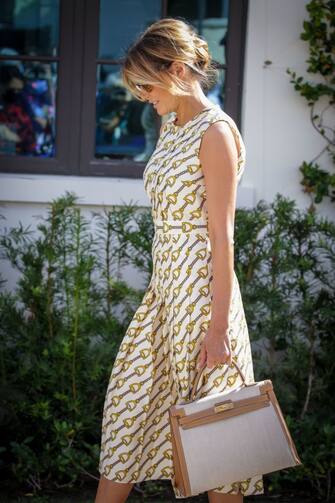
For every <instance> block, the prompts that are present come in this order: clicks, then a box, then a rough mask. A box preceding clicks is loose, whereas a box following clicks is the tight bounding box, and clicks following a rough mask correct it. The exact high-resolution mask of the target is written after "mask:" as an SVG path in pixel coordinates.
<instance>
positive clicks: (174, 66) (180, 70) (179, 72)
mask: <svg viewBox="0 0 335 503" xmlns="http://www.w3.org/2000/svg"><path fill="white" fill-rule="evenodd" d="M170 68H171V71H172V73H173V74H174V75H176V76H177V77H179V78H183V77H184V76H185V73H186V68H185V65H184V63H180V62H179V61H173V62H172V63H171V66H170Z"/></svg>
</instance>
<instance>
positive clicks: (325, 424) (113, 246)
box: [0, 194, 335, 500]
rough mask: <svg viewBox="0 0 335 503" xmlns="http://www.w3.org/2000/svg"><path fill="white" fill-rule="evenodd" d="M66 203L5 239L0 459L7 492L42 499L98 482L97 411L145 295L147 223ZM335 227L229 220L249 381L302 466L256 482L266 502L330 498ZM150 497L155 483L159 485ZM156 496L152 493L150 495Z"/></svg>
mask: <svg viewBox="0 0 335 503" xmlns="http://www.w3.org/2000/svg"><path fill="white" fill-rule="evenodd" d="M76 203H77V201H76V198H75V196H74V195H72V194H66V196H65V197H63V198H60V199H58V200H56V201H54V202H53V203H52V204H51V205H50V208H49V211H48V215H47V217H46V218H44V219H43V218H40V220H39V225H38V227H37V232H33V231H32V230H31V229H29V228H28V229H25V228H23V227H22V226H21V225H18V226H17V227H15V228H11V229H7V230H5V232H4V233H3V235H2V237H1V239H0V247H1V254H2V257H3V258H6V259H7V260H9V261H10V263H11V265H12V267H14V268H15V269H16V270H17V271H19V272H20V278H19V280H18V283H17V288H16V290H15V292H13V293H10V292H9V291H6V288H5V284H3V285H2V291H1V294H0V316H1V324H0V334H1V344H0V375H1V382H0V395H1V407H0V417H1V429H2V431H3V432H4V433H5V435H3V436H2V438H3V440H2V444H1V446H0V450H1V453H2V468H3V469H4V473H5V474H6V478H7V482H8V483H10V482H12V483H15V484H17V485H18V484H20V485H21V486H22V487H26V488H28V489H29V490H33V491H35V492H36V493H38V492H39V491H40V490H41V489H45V488H50V487H61V486H73V485H75V484H76V486H78V485H79V484H83V483H85V482H86V481H87V480H89V479H91V478H92V477H93V478H94V477H98V472H97V467H98V456H99V448H100V433H101V421H102V407H103V400H104V396H105V392H106V387H107V384H108V379H109V375H110V371H111V369H112V365H113V362H114V359H115V356H116V353H117V350H118V348H119V345H120V342H121V340H122V337H123V335H124V333H125V330H126V327H127V325H128V324H129V321H130V319H131V317H132V315H133V313H134V311H135V309H136V307H137V306H138V304H139V302H140V301H141V298H142V296H143V293H144V289H141V290H138V291H137V290H135V289H133V288H130V287H129V286H128V285H127V284H126V283H125V282H124V281H123V280H122V277H121V269H122V267H123V266H124V265H127V264H128V265H129V264H131V265H133V266H134V267H136V268H137V269H138V271H139V272H140V273H141V274H143V275H144V282H149V279H150V277H151V273H152V263H151V242H152V238H153V225H152V221H151V213H150V210H149V209H139V208H138V207H136V206H133V205H129V206H123V207H121V208H117V207H116V208H113V209H112V210H104V211H103V212H102V213H101V214H92V218H91V219H89V218H88V217H85V216H84V215H83V214H82V211H81V210H80V208H79V207H78V206H77V204H76ZM334 236H335V226H334V224H333V223H331V222H329V221H327V220H326V219H322V218H320V217H317V216H316V215H315V214H313V213H309V212H307V211H305V212H304V211H299V210H298V209H297V208H296V206H295V203H294V202H293V201H289V200H287V199H284V198H283V197H282V196H280V195H277V197H276V199H275V201H274V202H273V203H272V204H266V203H265V202H264V201H260V202H259V203H258V204H257V206H256V207H255V208H253V209H243V208H239V209H238V210H237V212H236V229H235V270H236V273H237V276H238V278H239V282H240V287H241V292H242V297H243V302H244V307H245V312H246V317H247V321H248V326H249V333H250V338H251V341H252V344H253V357H254V368H255V377H256V380H261V379H264V378H270V379H271V380H272V381H273V384H274V388H275V392H276V395H277V397H278V400H279V403H280V404H281V407H282V410H283V412H284V415H285V418H286V420H287V423H288V425H289V428H290V431H291V433H292V436H293V439H294V441H295V443H296V446H297V449H298V453H299V455H300V457H301V459H302V461H303V465H302V466H300V467H297V468H295V469H287V470H281V471H279V472H276V473H274V474H269V475H265V476H264V479H265V481H266V486H267V490H268V491H269V492H274V491H278V490H285V489H286V488H291V489H292V488H293V489H294V490H298V489H306V488H307V489H308V488H309V490H310V491H311V492H313V493H314V494H315V495H317V496H319V497H322V498H323V499H327V500H329V499H330V498H331V496H332V495H333V494H334V488H333V485H332V477H333V476H334V455H333V453H334V447H335V427H334V424H335V423H334V417H335V412H334V407H333V403H332V400H331V397H332V395H333V390H334V385H335V382H334V381H335V379H334V360H335V342H334V341H335V339H334V337H333V328H334V326H335V310H334V286H333V285H334V284H335V281H334V257H335V240H334ZM157 483H158V482H157ZM158 484H159V483H158Z"/></svg>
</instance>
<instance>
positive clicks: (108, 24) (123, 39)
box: [99, 0, 161, 59]
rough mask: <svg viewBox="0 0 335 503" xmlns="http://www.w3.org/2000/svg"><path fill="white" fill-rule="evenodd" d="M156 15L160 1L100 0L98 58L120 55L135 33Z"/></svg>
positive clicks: (155, 18)
mask: <svg viewBox="0 0 335 503" xmlns="http://www.w3.org/2000/svg"><path fill="white" fill-rule="evenodd" d="M160 16H161V1H160V0H122V1H120V0H100V35H99V58H108V59H117V58H120V57H121V56H122V55H123V52H124V50H125V49H127V47H128V46H129V44H130V43H131V42H133V40H134V39H135V38H136V35H137V34H138V33H139V32H140V31H142V30H144V29H145V28H146V27H147V26H148V25H149V24H151V23H153V22H154V21H156V20H157V19H159V18H160Z"/></svg>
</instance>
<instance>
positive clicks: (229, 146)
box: [199, 119, 240, 162]
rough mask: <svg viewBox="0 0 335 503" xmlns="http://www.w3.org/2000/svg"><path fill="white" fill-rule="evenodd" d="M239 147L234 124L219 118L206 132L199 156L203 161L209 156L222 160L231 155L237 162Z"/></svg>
mask: <svg viewBox="0 0 335 503" xmlns="http://www.w3.org/2000/svg"><path fill="white" fill-rule="evenodd" d="M239 147H240V145H239V139H238V136H237V135H236V134H234V132H233V128H232V126H231V125H230V124H229V123H228V122H227V121H226V120H225V119H218V120H217V121H216V122H214V123H213V124H210V125H209V126H208V128H207V129H206V131H205V132H204V134H203V136H202V139H201V145H200V152H199V157H200V160H201V161H205V160H206V159H207V158H208V157H210V158H212V157H215V158H220V159H222V160H223V159H225V158H226V159H227V157H229V158H231V159H232V160H233V161H235V162H237V157H238V151H239Z"/></svg>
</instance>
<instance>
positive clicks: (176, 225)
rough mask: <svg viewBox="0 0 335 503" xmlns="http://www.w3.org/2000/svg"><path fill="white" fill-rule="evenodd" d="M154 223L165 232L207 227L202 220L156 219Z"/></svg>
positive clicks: (190, 230)
mask: <svg viewBox="0 0 335 503" xmlns="http://www.w3.org/2000/svg"><path fill="white" fill-rule="evenodd" d="M154 225H155V228H156V229H160V230H161V229H162V230H163V231H164V232H168V231H173V230H174V229H176V230H178V229H179V230H181V231H182V232H192V231H194V230H197V229H201V228H203V229H207V224H204V223H203V220H201V221H200V222H199V223H197V222H196V221H194V220H191V221H184V222H180V220H155V221H154Z"/></svg>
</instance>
